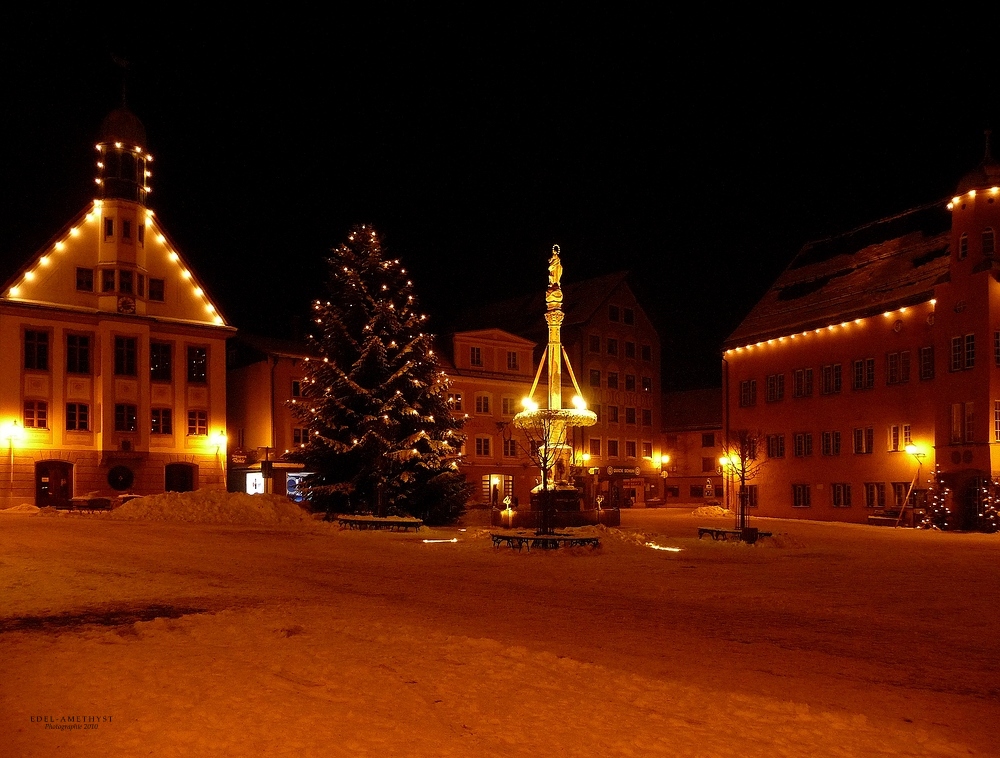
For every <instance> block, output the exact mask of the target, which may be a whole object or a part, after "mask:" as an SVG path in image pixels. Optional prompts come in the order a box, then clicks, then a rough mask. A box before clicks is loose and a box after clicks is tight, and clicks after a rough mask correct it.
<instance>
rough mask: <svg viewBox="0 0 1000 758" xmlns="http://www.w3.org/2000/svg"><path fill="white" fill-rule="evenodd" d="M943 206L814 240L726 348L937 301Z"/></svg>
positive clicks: (943, 253)
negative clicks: (932, 298) (934, 295)
mask: <svg viewBox="0 0 1000 758" xmlns="http://www.w3.org/2000/svg"><path fill="white" fill-rule="evenodd" d="M950 227H951V217H950V215H949V214H948V211H947V210H946V201H940V202H935V203H931V204H928V205H924V206H921V207H918V208H913V209H911V210H909V211H906V212H904V213H901V214H899V215H897V216H892V217H890V218H885V219H881V220H879V221H875V222H873V223H871V224H867V225H865V226H863V227H859V228H858V229H854V230H853V231H850V232H847V233H846V234H842V235H838V236H836V237H831V238H829V239H825V240H820V241H817V242H810V243H808V244H807V245H805V246H804V247H803V248H802V250H800V251H799V253H798V255H796V256H795V258H794V259H793V260H792V262H791V263H790V264H789V265H788V268H786V269H785V271H784V272H783V273H782V274H781V276H780V277H778V280H777V281H776V282H775V283H774V284H773V285H772V286H771V288H770V289H769V290H768V291H767V293H766V294H765V295H764V297H762V298H761V299H760V301H759V302H758V303H757V305H755V306H754V308H753V310H751V311H750V313H749V315H747V317H746V318H745V319H743V322H742V323H741V324H740V325H739V327H737V329H736V331H734V332H733V333H732V334H731V335H730V336H729V339H727V340H726V342H725V343H724V345H723V347H724V348H732V347H741V346H743V345H747V344H751V343H754V342H759V341H761V340H765V339H772V338H775V337H782V336H787V335H789V334H793V333H796V332H801V331H805V330H808V329H814V328H819V327H821V326H828V325H830V324H831V323H834V322H838V321H844V320H850V319H855V318H864V317H866V316H872V315H875V314H877V313H882V312H884V311H886V310H894V309H895V308H899V307H901V306H905V305H912V304H915V303H919V302H923V301H926V300H928V299H930V298H931V297H933V291H934V286H935V284H937V283H938V282H940V281H942V280H943V279H944V278H945V277H947V275H948V252H949V241H950Z"/></svg>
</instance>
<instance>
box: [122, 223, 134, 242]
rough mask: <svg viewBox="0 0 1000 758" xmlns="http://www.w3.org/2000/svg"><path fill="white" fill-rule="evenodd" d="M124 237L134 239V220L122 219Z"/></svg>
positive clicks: (124, 238)
mask: <svg viewBox="0 0 1000 758" xmlns="http://www.w3.org/2000/svg"><path fill="white" fill-rule="evenodd" d="M122 239H123V240H131V239H132V222H131V221H128V220H126V219H122Z"/></svg>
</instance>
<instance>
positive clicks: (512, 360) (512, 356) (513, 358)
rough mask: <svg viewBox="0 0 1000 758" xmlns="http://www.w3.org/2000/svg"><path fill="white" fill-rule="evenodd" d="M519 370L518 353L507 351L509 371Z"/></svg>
mask: <svg viewBox="0 0 1000 758" xmlns="http://www.w3.org/2000/svg"><path fill="white" fill-rule="evenodd" d="M517 369H518V361H517V352H516V351H514V350H508V351H507V370H508V371H517Z"/></svg>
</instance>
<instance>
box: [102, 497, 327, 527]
mask: <svg viewBox="0 0 1000 758" xmlns="http://www.w3.org/2000/svg"><path fill="white" fill-rule="evenodd" d="M108 518H112V519H121V520H128V521H188V522H194V523H199V524H295V523H301V522H306V521H311V518H310V517H309V514H308V513H306V512H305V511H304V510H303V509H302V508H301V507H300V506H298V505H296V504H295V503H293V502H292V501H291V500H289V499H288V498H286V497H283V496H281V495H247V494H245V493H243V492H223V491H221V490H196V491H195V492H166V493H164V494H162V495H149V496H147V497H140V498H136V499H135V500H130V501H129V502H127V503H125V504H124V505H123V506H121V507H120V508H116V509H115V510H114V511H112V512H111V513H110V514H109V516H108Z"/></svg>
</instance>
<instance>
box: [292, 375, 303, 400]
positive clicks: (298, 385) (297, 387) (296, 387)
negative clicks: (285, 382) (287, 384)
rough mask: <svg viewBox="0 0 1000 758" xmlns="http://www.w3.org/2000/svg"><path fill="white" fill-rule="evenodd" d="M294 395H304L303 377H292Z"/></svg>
mask: <svg viewBox="0 0 1000 758" xmlns="http://www.w3.org/2000/svg"><path fill="white" fill-rule="evenodd" d="M292 397H302V380H301V379H292Z"/></svg>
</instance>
